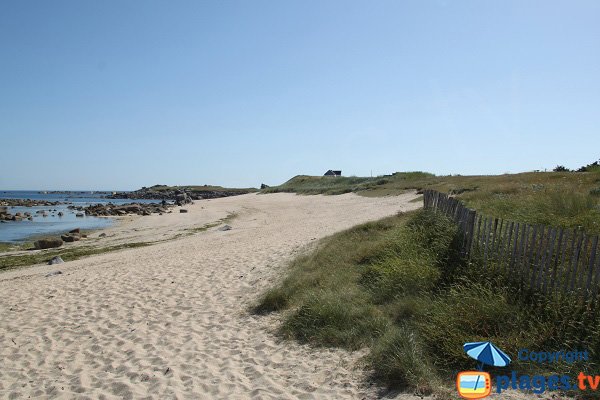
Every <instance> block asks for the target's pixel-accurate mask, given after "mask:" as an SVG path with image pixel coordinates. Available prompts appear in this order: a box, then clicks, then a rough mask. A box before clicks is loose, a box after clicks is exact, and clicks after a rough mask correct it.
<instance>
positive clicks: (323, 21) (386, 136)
mask: <svg viewBox="0 0 600 400" xmlns="http://www.w3.org/2000/svg"><path fill="white" fill-rule="evenodd" d="M598 21H600V2H598V1H595V0H594V1H527V0H518V1H509V0H506V1H480V0H473V1H460V0H457V1H433V0H432V1H423V0H414V1H411V0H403V1H399V0H393V1H371V0H365V1H349V0H343V1H337V0H318V1H317V0H298V1H294V0H286V1H276V0H270V1H260V0H252V1H246V0H243V1H230V0H220V1H216V0H215V1H209V0H203V1H196V0H194V1H153V0H144V1H142V0H139V1H123V0H118V1H114V0H107V1H88V0H83V1H80V0H73V1H60V0H53V1H5V2H2V3H1V4H0V190H20V189H23V190H26V189H47V190H69V189H73V190H75V189H82V190H83V189H89V190H133V189H137V188H139V187H142V186H151V185H154V184H168V185H185V184H217V185H223V186H232V187H250V186H253V187H256V186H259V185H260V184H261V183H266V184H269V185H276V184H280V183H282V182H284V181H286V180H287V179H289V178H291V177H292V176H294V175H298V174H308V175H321V174H323V173H324V172H325V171H326V170H328V169H341V170H342V171H343V174H344V175H358V176H369V175H370V174H373V175H381V174H388V173H392V172H395V171H414V170H422V171H428V172H432V173H435V174H439V175H448V174H463V175H467V174H502V173H506V172H520V171H529V170H536V169H540V170H544V169H545V168H548V169H551V168H553V167H554V166H556V165H558V164H561V165H565V166H567V167H571V168H576V167H579V166H581V165H585V164H588V163H591V162H593V161H595V160H598V159H599V158H600V151H599V147H600V146H599V145H600V23H598Z"/></svg>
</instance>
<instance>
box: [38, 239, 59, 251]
mask: <svg viewBox="0 0 600 400" xmlns="http://www.w3.org/2000/svg"><path fill="white" fill-rule="evenodd" d="M33 245H34V246H35V248H36V249H38V250H39V249H51V248H53V247H60V246H62V245H63V241H62V240H61V239H58V238H56V239H55V238H52V239H40V240H36V241H35V242H34V243H33Z"/></svg>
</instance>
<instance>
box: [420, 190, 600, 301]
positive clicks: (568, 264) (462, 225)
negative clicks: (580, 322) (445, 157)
mask: <svg viewBox="0 0 600 400" xmlns="http://www.w3.org/2000/svg"><path fill="white" fill-rule="evenodd" d="M423 202H424V207H425V208H426V209H432V210H435V211H437V212H440V213H443V214H445V215H447V216H448V217H450V218H451V219H453V220H454V221H455V222H456V223H457V224H458V227H459V232H460V234H461V236H462V254H463V255H464V256H465V257H468V258H471V259H474V258H477V259H478V260H479V261H480V263H481V265H482V268H483V269H484V271H482V272H485V270H486V269H490V271H489V272H490V273H492V272H493V271H491V269H493V270H494V271H496V272H500V273H502V276H505V277H506V279H510V280H511V281H512V282H513V283H517V284H518V285H519V286H520V287H523V288H527V289H529V290H532V291H536V292H542V293H551V292H555V293H560V292H562V293H574V294H578V295H581V296H583V297H585V298H588V297H590V296H592V297H595V295H596V294H597V292H598V288H599V286H600V254H599V253H600V252H599V251H598V236H597V235H596V236H590V235H586V234H585V233H583V232H582V231H581V230H578V229H574V230H573V229H563V228H556V227H549V226H544V225H531V224H526V223H519V222H513V221H507V220H503V219H500V218H494V217H489V216H485V215H481V214H479V213H477V212H476V211H475V210H472V209H469V208H467V207H466V206H465V205H464V204H463V203H462V202H460V201H459V200H457V199H455V198H453V197H450V196H448V195H446V194H444V193H440V192H437V191H434V190H425V191H424V192H423Z"/></svg>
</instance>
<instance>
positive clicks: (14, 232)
mask: <svg viewBox="0 0 600 400" xmlns="http://www.w3.org/2000/svg"><path fill="white" fill-rule="evenodd" d="M106 194H107V193H106V192H90V191H77V192H68V193H43V192H39V191H2V190H0V199H32V200H49V201H60V202H64V203H67V202H68V203H70V204H60V205H56V206H36V207H8V210H9V212H10V213H11V214H15V213H17V212H20V213H25V212H29V213H31V214H32V216H33V221H29V220H26V219H25V220H22V221H6V223H0V242H19V241H24V240H27V239H28V238H30V237H32V236H40V235H51V234H60V233H64V232H68V231H70V230H72V229H75V228H81V229H100V228H106V227H109V226H110V225H112V224H113V222H114V220H113V219H112V218H110V217H89V216H85V217H83V218H81V217H76V216H75V214H76V213H78V212H79V211H76V210H70V209H68V208H67V207H68V206H69V205H74V206H84V207H85V206H88V205H90V204H106V203H113V204H124V203H131V202H133V201H135V202H137V203H158V202H160V200H147V199H140V200H131V199H104V198H102V196H105V195H106ZM38 210H45V211H46V213H47V214H48V216H47V217H42V216H41V214H36V211H38ZM54 210H56V211H54ZM59 211H62V213H63V214H64V215H63V216H62V217H59V216H58V212H59Z"/></svg>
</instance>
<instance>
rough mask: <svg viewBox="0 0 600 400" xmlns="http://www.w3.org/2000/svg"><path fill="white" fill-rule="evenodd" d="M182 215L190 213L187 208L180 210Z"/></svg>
mask: <svg viewBox="0 0 600 400" xmlns="http://www.w3.org/2000/svg"><path fill="white" fill-rule="evenodd" d="M179 212H180V213H182V214H185V213H186V212H188V211H187V210H186V209H185V208H182V209H181V210H179Z"/></svg>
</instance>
